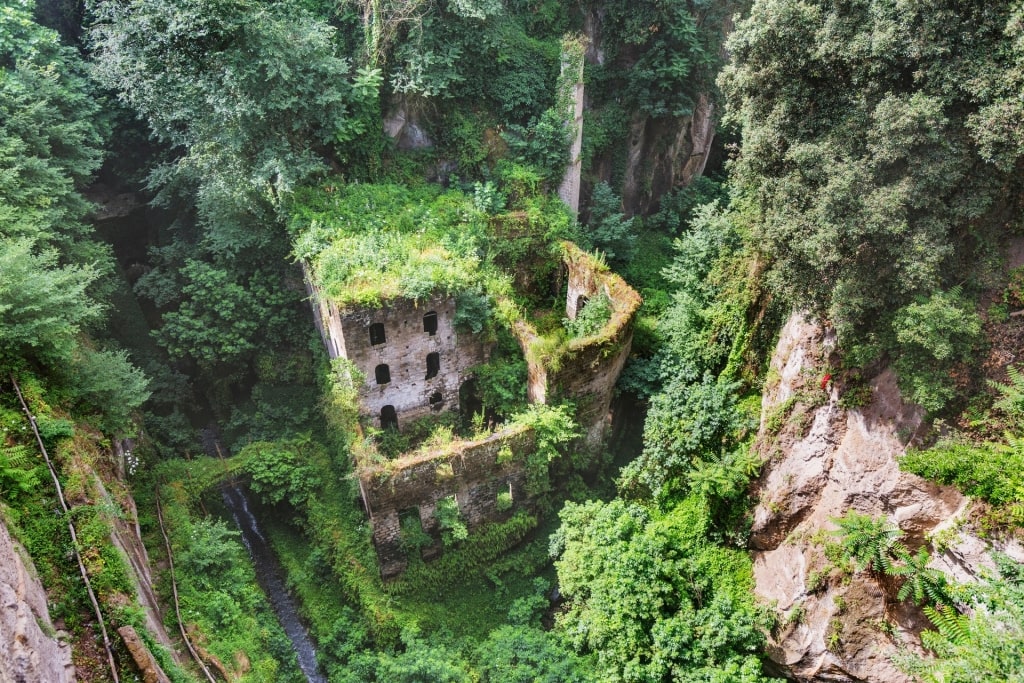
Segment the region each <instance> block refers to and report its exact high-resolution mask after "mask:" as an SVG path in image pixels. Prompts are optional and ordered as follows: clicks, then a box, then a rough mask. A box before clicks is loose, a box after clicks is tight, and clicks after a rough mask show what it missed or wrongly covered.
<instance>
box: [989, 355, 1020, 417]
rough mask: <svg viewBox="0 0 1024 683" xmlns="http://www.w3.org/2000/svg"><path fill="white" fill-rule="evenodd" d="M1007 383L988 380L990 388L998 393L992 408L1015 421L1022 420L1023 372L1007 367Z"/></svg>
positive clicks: (1013, 367) (1011, 366)
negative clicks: (1008, 379)
mask: <svg viewBox="0 0 1024 683" xmlns="http://www.w3.org/2000/svg"><path fill="white" fill-rule="evenodd" d="M1006 373H1007V375H1009V378H1010V381H1009V383H1006V384H1004V383H1003V382H995V381H993V380H989V382H988V384H989V386H990V387H992V388H993V389H995V390H996V391H998V392H999V394H1000V396H1001V397H1000V398H999V400H997V401H996V402H995V403H994V404H993V405H992V407H993V408H995V409H996V410H998V411H999V412H1001V413H1003V414H1004V415H1006V416H1007V417H1009V418H1010V419H1012V420H1014V421H1015V422H1016V421H1021V420H1024V372H1021V370H1020V369H1019V368H1017V367H1015V366H1013V365H1010V366H1007V368H1006Z"/></svg>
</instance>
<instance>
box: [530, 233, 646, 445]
mask: <svg viewBox="0 0 1024 683" xmlns="http://www.w3.org/2000/svg"><path fill="white" fill-rule="evenodd" d="M562 258H563V261H564V263H565V266H566V268H567V270H568V288H567V293H566V298H565V314H566V316H567V317H569V318H570V319H572V320H575V319H576V315H577V314H578V313H579V311H580V310H582V308H581V307H582V306H585V305H586V302H588V301H589V300H590V299H592V298H594V297H595V296H598V295H599V294H600V293H601V292H603V293H604V294H605V295H606V296H607V297H608V299H609V300H610V301H611V307H612V315H611V318H610V319H609V320H608V323H607V324H606V325H605V326H604V327H603V328H602V329H601V330H600V331H599V332H598V333H597V334H595V335H592V336H590V337H585V338H582V339H573V340H571V341H570V342H569V343H568V345H567V347H566V348H565V350H564V352H563V353H562V354H561V357H560V358H559V361H558V363H557V369H553V368H552V367H546V366H545V364H544V363H542V362H538V361H537V360H534V359H531V356H530V354H529V353H526V357H527V372H528V380H527V397H528V398H529V400H530V402H531V403H547V402H548V401H549V400H552V399H554V398H558V397H564V398H568V399H570V400H572V401H574V402H575V403H576V421H577V423H578V424H579V425H580V426H581V427H582V428H583V430H584V432H585V437H584V443H585V444H586V446H588V447H589V448H597V447H599V446H600V445H601V442H602V441H603V439H604V432H605V429H606V428H607V426H608V422H609V420H608V410H609V407H610V406H611V401H612V394H613V392H614V389H615V383H616V382H617V381H618V379H619V375H620V374H621V373H622V367H623V366H624V365H625V363H626V359H627V358H628V357H629V349H630V345H631V344H632V341H633V321H634V320H635V318H636V312H637V310H638V309H639V308H640V303H641V299H640V295H639V294H637V293H636V292H635V291H634V290H633V288H632V287H630V286H629V285H627V284H626V282H625V280H623V279H622V278H621V277H619V276H618V275H616V274H615V273H613V272H611V271H609V270H608V268H607V267H606V266H604V265H603V264H601V263H599V262H598V261H596V260H595V259H594V257H593V256H592V255H590V254H588V253H587V252H585V251H583V250H581V249H580V248H579V247H577V246H576V245H574V244H572V243H570V242H566V243H564V244H563V257H562ZM514 332H515V334H516V337H517V338H518V339H519V343H520V344H521V345H522V346H523V348H524V350H526V349H528V348H529V347H530V345H531V344H532V343H533V342H534V341H535V340H536V333H535V332H534V330H533V329H532V328H531V327H530V326H529V325H528V324H526V323H524V322H521V323H520V324H518V325H516V326H515V328H514Z"/></svg>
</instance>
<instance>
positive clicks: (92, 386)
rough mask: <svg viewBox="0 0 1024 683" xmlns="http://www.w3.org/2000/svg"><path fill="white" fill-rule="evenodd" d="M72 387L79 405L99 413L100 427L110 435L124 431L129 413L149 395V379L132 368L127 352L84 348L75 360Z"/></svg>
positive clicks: (129, 420)
mask: <svg viewBox="0 0 1024 683" xmlns="http://www.w3.org/2000/svg"><path fill="white" fill-rule="evenodd" d="M71 385H72V394H73V395H74V396H76V397H77V399H78V400H79V402H80V404H84V405H87V406H89V407H91V408H93V409H94V410H95V411H96V412H97V413H100V414H101V415H102V425H103V427H104V428H105V429H106V430H108V431H112V432H124V431H125V430H127V429H128V427H129V425H130V422H131V413H132V412H133V411H136V410H138V409H139V408H141V407H142V404H143V403H145V402H146V400H147V399H148V398H149V396H150V391H149V380H148V379H147V378H146V375H145V374H144V373H143V372H142V371H141V370H139V369H138V368H137V367H135V366H134V365H132V363H131V361H130V360H129V359H128V353H127V352H126V351H94V350H92V349H89V348H87V347H83V348H82V349H80V351H79V354H78V357H77V358H76V359H75V366H74V377H73V379H72V380H71Z"/></svg>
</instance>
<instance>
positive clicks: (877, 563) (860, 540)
mask: <svg viewBox="0 0 1024 683" xmlns="http://www.w3.org/2000/svg"><path fill="white" fill-rule="evenodd" d="M832 521H833V522H835V523H836V524H837V525H838V526H839V529H838V530H837V531H836V532H834V533H835V534H836V535H837V536H839V538H840V546H841V547H842V551H843V556H844V557H845V558H846V559H847V560H850V561H851V562H853V565H854V567H855V568H856V569H857V570H858V571H860V570H862V569H868V570H870V571H874V572H879V573H885V574H892V573H893V570H894V569H895V562H894V561H895V560H899V559H903V558H905V557H907V556H908V554H909V553H907V549H906V547H904V545H903V544H902V543H901V542H900V539H901V538H902V537H903V532H902V531H901V530H900V528H899V527H898V526H896V525H895V524H893V523H892V522H890V521H888V520H887V519H886V518H885V517H877V518H876V517H871V516H870V515H862V514H860V513H858V512H855V511H853V510H850V511H849V512H847V513H846V514H845V515H843V516H842V517H838V518H834V519H833V520H832Z"/></svg>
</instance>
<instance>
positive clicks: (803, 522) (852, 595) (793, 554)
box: [751, 315, 985, 683]
mask: <svg viewBox="0 0 1024 683" xmlns="http://www.w3.org/2000/svg"><path fill="white" fill-rule="evenodd" d="M833 347H834V340H833V338H832V337H831V335H830V334H829V333H827V332H826V331H825V330H823V329H822V328H821V327H820V326H818V325H816V324H814V323H812V322H809V321H807V320H806V319H804V318H803V317H802V316H800V315H794V316H792V317H791V318H790V320H789V321H788V322H787V323H786V325H785V327H784V328H783V330H782V333H781V336H780V339H779V343H778V347H777V350H776V353H775V355H774V357H773V358H772V363H771V370H770V371H769V381H768V384H767V386H766V389H765V394H764V399H763V404H762V409H763V410H762V415H763V417H762V423H761V428H760V433H759V437H758V448H759V450H760V452H761V454H762V456H763V457H764V458H765V460H766V465H765V467H764V469H763V472H762V475H761V477H760V479H759V481H758V483H757V489H758V494H759V502H758V504H757V506H756V508H755V511H754V522H753V528H752V534H751V545H752V548H753V549H754V576H755V581H756V591H757V593H758V594H759V595H760V596H761V597H762V598H764V599H765V600H768V601H775V603H776V606H777V608H778V610H779V611H780V612H782V619H783V623H784V624H785V625H784V626H783V627H782V628H781V629H780V632H779V633H778V634H776V636H775V637H774V638H773V640H772V643H771V646H770V656H771V658H772V659H773V660H774V661H775V662H777V663H778V664H780V665H782V666H783V667H784V669H785V670H786V671H787V672H789V673H790V674H791V675H793V676H794V677H796V678H797V679H798V680H804V681H810V680H814V681H886V682H890V683H897V682H901V681H910V680H911V679H910V678H909V677H908V676H906V675H905V674H904V673H902V672H901V671H900V670H899V669H898V668H896V666H895V665H894V664H893V663H892V661H891V656H892V655H893V654H895V652H896V650H897V647H898V646H899V645H902V646H905V647H910V648H913V647H914V646H915V644H916V643H917V641H918V635H919V633H920V631H921V630H922V629H923V628H927V627H928V623H927V620H926V619H925V618H924V616H923V615H922V614H921V613H920V612H919V611H918V610H917V609H916V608H913V607H910V606H907V605H899V604H896V603H895V601H894V600H892V599H891V597H892V596H891V595H887V594H886V590H885V587H883V586H881V585H880V584H879V582H878V581H877V580H875V579H874V578H872V577H870V576H868V575H865V574H855V575H853V576H850V575H849V574H848V573H846V574H844V573H843V572H841V571H839V570H838V569H836V568H835V567H834V566H833V564H832V562H831V561H830V560H829V559H828V558H827V557H826V555H825V553H824V546H825V545H826V543H827V542H828V541H834V540H835V537H834V535H832V533H831V532H832V531H833V530H835V529H836V525H835V524H834V523H833V522H832V519H833V518H835V517H839V516H842V515H843V514H844V513H846V512H847V511H848V510H856V511H857V512H860V513H863V514H870V515H882V514H884V515H886V516H887V517H888V518H889V519H890V520H892V521H894V522H896V523H897V524H899V526H900V528H901V529H902V530H903V531H904V532H905V533H906V538H905V539H904V540H905V542H906V543H907V545H908V546H909V547H911V548H916V547H918V546H920V545H922V544H923V543H924V542H925V540H926V539H925V537H926V536H927V535H928V534H930V533H933V532H934V531H936V530H937V529H939V528H941V526H940V525H943V524H950V523H951V522H950V521H949V520H952V519H954V518H955V517H956V516H957V515H959V514H962V513H963V511H964V509H965V506H966V504H967V503H966V501H965V499H964V497H963V496H962V495H961V494H960V493H959V492H958V491H957V490H956V489H954V488H952V487H943V486H938V485H935V484H933V483H931V482H929V481H927V480H924V479H922V478H920V477H917V476H914V475H912V474H907V473H905V472H900V470H899V466H898V464H897V460H896V458H897V456H898V455H900V454H902V453H903V452H904V450H905V447H906V444H907V442H908V441H910V440H911V439H912V438H913V436H914V434H915V433H916V431H917V430H918V428H919V427H920V426H921V423H922V419H923V412H922V410H921V409H920V408H919V407H917V406H914V405H911V404H908V403H905V402H903V400H902V399H901V397H900V394H899V390H898V389H897V386H896V378H895V376H894V374H893V373H892V371H891V370H885V371H883V372H881V373H880V374H879V375H878V376H877V377H875V378H874V379H873V380H872V381H871V382H870V394H868V393H867V392H865V393H864V394H863V401H861V402H862V403H864V405H861V406H859V407H850V408H844V407H843V406H842V405H841V404H840V395H841V394H842V390H843V387H841V386H836V384H834V383H833V382H832V381H831V379H830V378H828V377H826V374H827V367H828V357H829V355H830V353H831V352H832V348H833ZM973 541H977V539H973ZM973 541H972V539H970V538H969V537H962V538H960V539H959V540H958V541H957V543H956V544H955V545H954V547H953V548H951V549H950V550H949V551H947V552H946V553H945V554H944V555H943V558H945V560H946V561H947V562H949V563H952V564H957V561H956V560H955V559H953V557H954V555H955V553H956V552H962V553H963V554H965V556H969V557H968V558H967V559H964V558H963V557H962V558H961V559H962V560H963V561H962V562H961V563H960V569H959V570H957V572H954V571H953V570H952V569H951V567H945V568H944V569H946V570H947V571H950V573H953V574H954V575H957V573H959V576H957V578H966V579H969V578H971V577H972V576H976V574H977V569H976V567H977V564H978V563H979V562H984V561H985V560H984V559H983V557H984V553H983V550H984V548H983V546H984V544H981V546H979V547H975V546H978V543H980V542H978V543H974V542H973ZM956 548H961V550H960V551H957V550H956Z"/></svg>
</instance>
